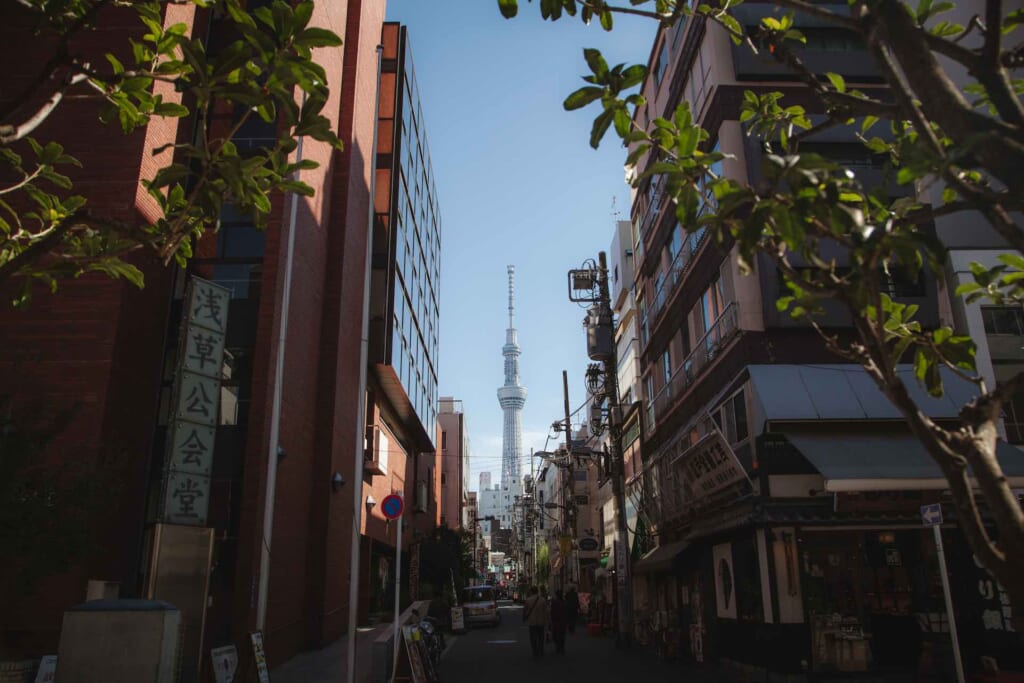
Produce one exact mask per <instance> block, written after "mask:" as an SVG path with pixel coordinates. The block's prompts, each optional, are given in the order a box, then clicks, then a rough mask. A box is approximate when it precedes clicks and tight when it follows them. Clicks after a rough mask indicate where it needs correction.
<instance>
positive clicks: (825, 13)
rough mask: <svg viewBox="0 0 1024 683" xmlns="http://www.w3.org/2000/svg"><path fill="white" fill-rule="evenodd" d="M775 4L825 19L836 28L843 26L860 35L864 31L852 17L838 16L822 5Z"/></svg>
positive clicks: (778, 0) (782, 0) (794, 0)
mask: <svg viewBox="0 0 1024 683" xmlns="http://www.w3.org/2000/svg"><path fill="white" fill-rule="evenodd" d="M773 4H776V5H778V6H779V7H786V8H788V9H791V10H796V11H797V12H802V13H804V14H808V15H810V16H812V17H817V18H818V19H823V20H825V21H826V22H828V23H830V24H833V25H835V26H841V27H843V28H848V29H850V30H851V31H857V32H858V33H859V32H860V31H861V30H862V27H861V25H860V23H859V22H858V21H857V20H856V19H854V18H853V17H850V16H843V15H842V14H836V13H835V12H833V11H831V10H827V9H825V8H824V7H822V6H821V5H812V4H811V3H809V2H804V1H803V0H774V2H773Z"/></svg>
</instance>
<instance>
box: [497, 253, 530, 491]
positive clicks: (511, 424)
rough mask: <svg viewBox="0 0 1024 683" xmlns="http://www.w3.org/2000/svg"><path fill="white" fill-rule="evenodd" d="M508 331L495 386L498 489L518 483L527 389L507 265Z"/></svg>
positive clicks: (512, 280)
mask: <svg viewBox="0 0 1024 683" xmlns="http://www.w3.org/2000/svg"><path fill="white" fill-rule="evenodd" d="M506 272H507V273H508V329H507V330H505V345H504V346H502V347H501V353H502V355H503V356H504V357H505V384H503V385H502V386H501V387H498V403H499V404H500V405H501V411H502V412H503V413H504V416H505V425H504V429H503V430H502V438H501V488H502V489H507V488H509V487H510V486H513V485H514V484H517V483H518V482H519V475H520V465H519V461H520V459H521V457H522V452H523V430H522V413H523V405H524V404H525V403H526V387H524V386H522V385H521V384H520V383H519V352H520V350H519V334H518V332H517V331H516V324H515V317H516V267H515V266H512V265H510V266H508V268H507V271H506Z"/></svg>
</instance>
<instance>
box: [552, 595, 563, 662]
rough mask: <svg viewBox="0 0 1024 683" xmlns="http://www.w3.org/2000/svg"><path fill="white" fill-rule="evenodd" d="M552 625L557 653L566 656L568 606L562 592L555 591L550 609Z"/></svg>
mask: <svg viewBox="0 0 1024 683" xmlns="http://www.w3.org/2000/svg"><path fill="white" fill-rule="evenodd" d="M549 613H550V617H549V619H550V623H551V640H553V641H555V653H556V654H560V655H564V654H565V627H566V606H565V598H564V597H563V596H562V591H560V590H559V591H555V597H554V599H553V600H552V601H551V605H550V607H549Z"/></svg>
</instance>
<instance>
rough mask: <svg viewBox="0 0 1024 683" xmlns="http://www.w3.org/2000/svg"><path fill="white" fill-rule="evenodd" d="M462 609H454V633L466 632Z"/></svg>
mask: <svg viewBox="0 0 1024 683" xmlns="http://www.w3.org/2000/svg"><path fill="white" fill-rule="evenodd" d="M463 617H464V615H463V613H462V608H461V607H452V631H455V632H458V631H465V630H466V621H465V619H464V618H463Z"/></svg>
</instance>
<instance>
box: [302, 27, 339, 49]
mask: <svg viewBox="0 0 1024 683" xmlns="http://www.w3.org/2000/svg"><path fill="white" fill-rule="evenodd" d="M295 41H296V42H298V43H301V44H303V45H307V46H309V47H337V46H339V45H341V38H339V37H338V34H336V33H335V32H334V31H328V30H327V29H325V28H307V29H306V30H305V31H303V32H302V33H301V34H299V36H298V37H296V39H295Z"/></svg>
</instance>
